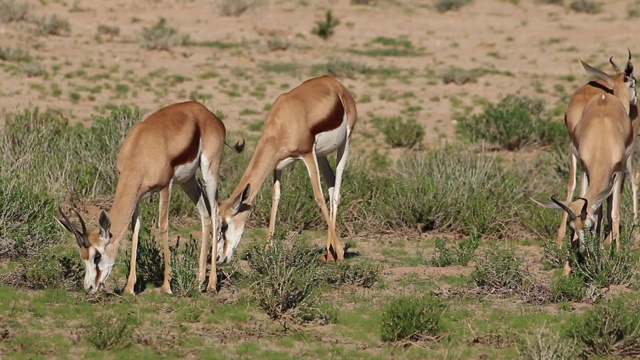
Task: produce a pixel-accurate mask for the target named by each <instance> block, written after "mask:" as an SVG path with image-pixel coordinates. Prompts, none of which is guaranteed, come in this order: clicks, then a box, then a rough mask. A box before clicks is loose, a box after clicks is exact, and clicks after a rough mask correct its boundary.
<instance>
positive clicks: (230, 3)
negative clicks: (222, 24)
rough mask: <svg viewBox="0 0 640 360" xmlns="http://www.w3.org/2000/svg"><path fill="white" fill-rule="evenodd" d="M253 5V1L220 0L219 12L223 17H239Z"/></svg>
mask: <svg viewBox="0 0 640 360" xmlns="http://www.w3.org/2000/svg"><path fill="white" fill-rule="evenodd" d="M252 5H253V1H249V0H219V1H218V10H219V11H220V15H222V16H234V17H238V16H240V15H242V13H244V12H245V11H247V10H249V9H250V8H251V6H252Z"/></svg>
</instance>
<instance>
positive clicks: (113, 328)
mask: <svg viewBox="0 0 640 360" xmlns="http://www.w3.org/2000/svg"><path fill="white" fill-rule="evenodd" d="M132 322H133V321H132V320H131V319H128V318H127V317H125V316H122V315H116V314H100V315H97V316H96V317H95V318H94V319H93V320H92V321H91V323H90V324H89V326H88V330H87V335H86V337H87V338H86V339H87V341H88V342H89V343H90V344H91V345H93V346H94V347H95V348H96V349H98V350H115V349H121V348H125V347H128V346H129V345H131V341H132V336H133V333H134V330H135V326H134V325H133V323H132Z"/></svg>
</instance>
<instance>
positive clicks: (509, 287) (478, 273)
mask: <svg viewBox="0 0 640 360" xmlns="http://www.w3.org/2000/svg"><path fill="white" fill-rule="evenodd" d="M522 263H523V261H522V259H520V258H518V257H516V255H515V253H514V251H513V250H508V249H490V250H489V251H488V252H487V253H486V254H485V257H484V258H482V259H479V260H478V261H477V262H476V266H475V269H474V270H473V272H472V273H471V282H472V283H473V284H474V285H476V286H478V287H480V288H482V289H485V290H496V291H508V292H518V291H519V290H520V289H521V288H522V286H523V285H525V281H526V279H527V278H528V277H529V273H528V272H527V271H525V270H524V269H522Z"/></svg>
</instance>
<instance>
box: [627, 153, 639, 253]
mask: <svg viewBox="0 0 640 360" xmlns="http://www.w3.org/2000/svg"><path fill="white" fill-rule="evenodd" d="M634 159H635V151H632V152H631V155H629V157H628V158H627V176H628V177H629V181H630V182H631V194H632V195H631V196H632V199H631V200H632V202H633V235H632V237H633V246H637V245H638V240H639V239H640V233H639V232H638V229H636V227H637V226H638V178H637V177H636V170H635V165H634V161H633V160H634Z"/></svg>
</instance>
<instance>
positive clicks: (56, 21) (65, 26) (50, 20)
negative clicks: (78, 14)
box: [33, 14, 71, 36]
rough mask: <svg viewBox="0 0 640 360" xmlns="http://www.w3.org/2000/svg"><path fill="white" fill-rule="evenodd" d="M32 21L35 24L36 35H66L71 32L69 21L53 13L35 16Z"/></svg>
mask: <svg viewBox="0 0 640 360" xmlns="http://www.w3.org/2000/svg"><path fill="white" fill-rule="evenodd" d="M33 22H34V23H35V24H36V34H38V35H55V36H68V35H69V34H70V32H71V24H70V23H69V21H68V20H66V19H63V18H61V17H59V16H58V15H55V14H54V15H51V16H48V17H47V16H44V17H41V18H35V19H34V20H33Z"/></svg>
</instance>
